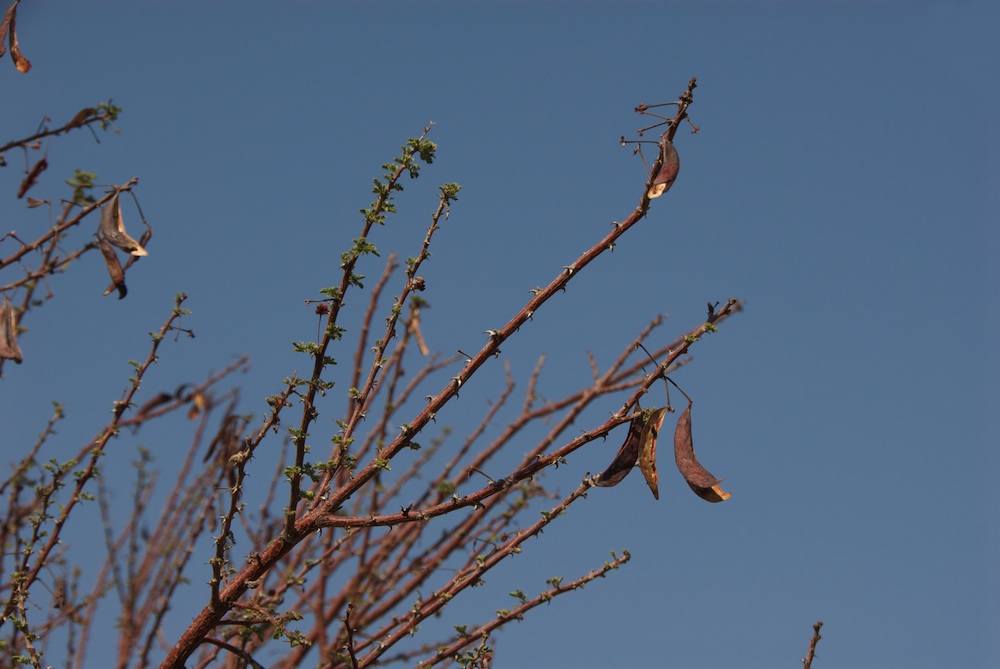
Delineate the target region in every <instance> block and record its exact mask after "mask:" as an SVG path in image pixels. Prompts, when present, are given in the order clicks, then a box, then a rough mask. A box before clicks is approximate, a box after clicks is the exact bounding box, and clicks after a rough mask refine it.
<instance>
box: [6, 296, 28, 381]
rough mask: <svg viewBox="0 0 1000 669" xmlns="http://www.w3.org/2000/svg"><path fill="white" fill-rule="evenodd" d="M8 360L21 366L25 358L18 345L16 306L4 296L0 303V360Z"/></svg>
mask: <svg viewBox="0 0 1000 669" xmlns="http://www.w3.org/2000/svg"><path fill="white" fill-rule="evenodd" d="M4 358H6V359H7V360H13V361H14V362H16V363H17V364H19V365H20V364H21V360H23V356H22V355H21V347H20V346H18V345H17V321H16V320H15V319H14V305H13V304H11V303H10V300H9V299H7V296H6V295H4V298H3V302H0V359H4Z"/></svg>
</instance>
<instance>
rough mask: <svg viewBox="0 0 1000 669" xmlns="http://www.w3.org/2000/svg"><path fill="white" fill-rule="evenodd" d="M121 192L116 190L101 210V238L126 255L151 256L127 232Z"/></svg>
mask: <svg viewBox="0 0 1000 669" xmlns="http://www.w3.org/2000/svg"><path fill="white" fill-rule="evenodd" d="M120 195H121V191H120V190H117V189H116V190H115V194H114V195H112V196H111V199H110V200H108V203H107V204H106V205H104V207H103V208H102V209H101V236H102V237H104V239H106V240H107V241H108V242H109V243H110V244H111V245H112V246H117V247H118V248H120V249H121V250H122V251H125V253H131V254H132V255H134V256H144V255H149V254H148V253H147V252H146V249H144V248H142V245H140V244H139V242H137V241H135V240H134V239H132V238H131V237H129V236H128V234H127V233H126V232H125V221H124V219H122V207H121V202H120V201H119V196H120Z"/></svg>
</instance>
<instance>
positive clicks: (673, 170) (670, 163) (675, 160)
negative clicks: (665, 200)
mask: <svg viewBox="0 0 1000 669" xmlns="http://www.w3.org/2000/svg"><path fill="white" fill-rule="evenodd" d="M680 170H681V159H680V156H678V155H677V149H675V148H674V144H673V142H671V141H670V140H668V139H665V140H663V167H661V168H660V171H659V172H658V173H657V175H656V178H655V179H653V183H652V185H650V187H649V192H647V193H646V197H648V198H650V199H652V198H655V197H660V196H661V195H663V194H664V193H666V192H667V191H668V190H670V187H671V186H673V185H674V181H675V180H676V179H677V173H678V172H680Z"/></svg>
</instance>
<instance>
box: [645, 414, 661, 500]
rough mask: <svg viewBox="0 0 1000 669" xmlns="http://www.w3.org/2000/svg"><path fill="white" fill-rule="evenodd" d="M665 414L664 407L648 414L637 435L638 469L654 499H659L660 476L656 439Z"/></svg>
mask: <svg viewBox="0 0 1000 669" xmlns="http://www.w3.org/2000/svg"><path fill="white" fill-rule="evenodd" d="M666 415H667V409H666V407H664V408H663V409H657V410H656V411H654V412H653V413H652V414H650V416H649V420H648V421H647V422H646V427H644V428H643V429H642V436H641V437H639V469H641V470H642V475H643V476H645V477H646V483H647V484H649V489H650V490H652V491H653V498H654V499H660V486H659V479H660V477H659V474H657V473H656V439H657V437H659V436H660V426H661V425H663V417H664V416H666Z"/></svg>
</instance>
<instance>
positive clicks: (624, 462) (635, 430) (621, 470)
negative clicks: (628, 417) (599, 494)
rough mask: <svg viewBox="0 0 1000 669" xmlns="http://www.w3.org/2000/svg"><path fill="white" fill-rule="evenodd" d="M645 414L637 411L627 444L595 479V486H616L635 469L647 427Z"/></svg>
mask: <svg viewBox="0 0 1000 669" xmlns="http://www.w3.org/2000/svg"><path fill="white" fill-rule="evenodd" d="M643 414H644V412H642V411H637V412H636V414H635V416H633V417H632V422H631V423H629V426H628V436H626V437H625V442H624V443H623V444H622V446H621V448H619V449H618V453H617V454H616V455H615V459H614V460H612V461H611V464H610V465H609V466H608V468H607V469H605V470H604V471H603V472H601V474H600V476H598V477H597V478H595V479H594V485H596V486H599V487H601V488H610V487H612V486H616V485H618V484H619V483H621V482H622V480H623V479H624V478H625V477H626V476H628V473H629V472H630V471H632V468H633V467H635V463H636V460H638V459H639V440H640V437H641V436H642V431H643V428H644V427H645V426H646V419H645V418H644V417H643Z"/></svg>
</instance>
